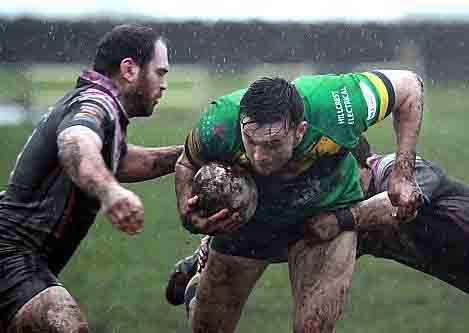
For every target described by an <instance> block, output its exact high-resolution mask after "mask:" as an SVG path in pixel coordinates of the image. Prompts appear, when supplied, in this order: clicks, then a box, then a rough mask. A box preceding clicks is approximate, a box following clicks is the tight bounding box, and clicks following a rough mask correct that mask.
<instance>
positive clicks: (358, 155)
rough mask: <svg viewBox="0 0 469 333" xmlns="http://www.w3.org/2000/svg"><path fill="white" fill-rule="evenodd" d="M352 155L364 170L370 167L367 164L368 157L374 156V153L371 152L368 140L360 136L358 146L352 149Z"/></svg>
mask: <svg viewBox="0 0 469 333" xmlns="http://www.w3.org/2000/svg"><path fill="white" fill-rule="evenodd" d="M351 152H352V155H353V156H354V157H355V159H356V160H357V162H358V165H359V166H360V167H362V168H366V167H368V165H367V164H366V160H367V158H368V157H370V156H371V155H373V151H372V150H371V146H370V143H369V142H368V140H367V139H366V138H365V136H363V135H362V136H360V140H359V141H358V144H357V145H356V146H355V148H353V149H352V151H351Z"/></svg>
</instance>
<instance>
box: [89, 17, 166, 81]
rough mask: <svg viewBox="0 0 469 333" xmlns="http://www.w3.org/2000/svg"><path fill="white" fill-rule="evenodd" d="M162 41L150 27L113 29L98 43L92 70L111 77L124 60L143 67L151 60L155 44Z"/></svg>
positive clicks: (139, 26) (135, 26) (132, 26)
mask: <svg viewBox="0 0 469 333" xmlns="http://www.w3.org/2000/svg"><path fill="white" fill-rule="evenodd" d="M157 40H162V42H163V43H165V42H164V40H163V39H162V38H161V37H159V36H158V34H157V33H156V32H155V31H153V29H152V28H150V27H145V26H141V25H134V24H126V25H118V26H116V27H114V29H112V30H111V31H110V32H108V33H107V34H105V35H104V36H103V38H102V39H101V40H100V41H99V42H98V46H97V51H96V56H95V58H94V64H93V69H94V70H95V71H97V72H99V73H101V74H103V75H106V76H112V75H114V74H116V73H117V72H118V71H119V68H120V63H121V61H122V60H123V59H125V58H132V59H133V60H134V61H135V62H136V63H137V65H139V66H140V67H143V66H144V65H145V64H147V63H148V62H150V61H151V60H152V58H153V54H154V49H155V42H156V41H157Z"/></svg>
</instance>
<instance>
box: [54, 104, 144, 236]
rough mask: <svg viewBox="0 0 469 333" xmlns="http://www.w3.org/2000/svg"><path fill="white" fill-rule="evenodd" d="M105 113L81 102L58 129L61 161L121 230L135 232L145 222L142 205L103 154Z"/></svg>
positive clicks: (68, 172) (71, 175) (82, 188)
mask: <svg viewBox="0 0 469 333" xmlns="http://www.w3.org/2000/svg"><path fill="white" fill-rule="evenodd" d="M104 121H105V113H104V111H103V110H101V109H100V108H99V107H96V106H93V105H86V104H84V105H81V106H79V108H78V110H77V111H76V112H72V113H71V115H70V116H68V117H66V118H65V119H64V120H63V121H62V123H61V124H60V125H59V128H58V136H57V148H58V158H59V162H60V164H61V165H62V167H63V168H64V170H65V172H66V173H67V175H68V176H69V177H70V178H71V179H72V181H73V182H74V183H75V184H76V185H77V186H78V187H79V188H80V189H81V190H83V191H84V192H85V193H87V194H88V195H90V196H93V197H95V198H97V199H99V200H100V202H101V205H102V208H103V211H104V214H105V215H106V216H107V217H108V218H109V219H110V221H111V222H112V223H113V224H114V225H115V226H116V227H117V228H118V229H120V230H122V231H124V232H127V233H129V234H134V233H136V232H138V231H140V230H141V228H142V225H143V206H142V203H141V201H140V199H139V198H138V197H137V196H136V195H135V194H133V193H132V192H130V191H128V190H126V189H124V188H123V187H121V186H120V185H119V183H118V182H117V180H116V179H115V178H114V176H113V175H112V173H111V172H110V171H109V170H108V168H107V167H106V164H105V162H104V159H103V157H102V155H101V150H102V147H103V139H102V137H101V136H100V135H103V133H104V131H103V122H104Z"/></svg>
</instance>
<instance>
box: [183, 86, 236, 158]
mask: <svg viewBox="0 0 469 333" xmlns="http://www.w3.org/2000/svg"><path fill="white" fill-rule="evenodd" d="M242 94H243V93H242V92H241V91H239V92H235V93H233V94H231V95H228V96H225V97H222V98H219V99H217V100H215V101H213V102H212V103H211V104H210V105H209V107H208V108H207V109H206V110H205V111H203V112H202V113H201V115H200V117H199V120H198V122H197V125H196V126H195V128H193V129H192V130H191V131H190V133H189V135H188V136H187V138H186V142H185V152H186V155H187V157H188V158H189V160H190V161H191V162H192V163H194V164H196V165H199V166H200V165H203V164H206V163H208V162H215V161H218V162H229V161H232V160H233V158H234V157H235V155H236V154H238V153H239V149H240V146H241V137H240V128H239V100H240V99H241V97H242Z"/></svg>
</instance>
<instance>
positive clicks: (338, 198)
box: [186, 72, 394, 223]
mask: <svg viewBox="0 0 469 333" xmlns="http://www.w3.org/2000/svg"><path fill="white" fill-rule="evenodd" d="M293 84H294V85H295V87H296V88H297V89H298V91H299V93H300V95H301V97H302V98H303V101H304V119H305V120H306V121H307V122H308V124H309V126H308V129H307V131H306V133H305V135H304V138H303V140H302V142H301V143H300V144H299V145H298V146H297V147H296V148H295V150H294V153H293V157H292V161H291V164H292V165H293V167H294V170H295V173H296V174H297V175H298V177H297V178H298V183H297V184H295V182H293V183H292V182H289V184H287V185H289V186H288V187H290V186H293V188H295V190H294V191H291V190H287V189H286V188H284V190H282V186H287V185H286V184H279V190H277V191H274V192H277V194H272V192H273V191H272V188H271V185H272V181H271V180H269V182H268V183H269V186H264V185H263V183H262V181H259V182H258V187H259V192H260V196H259V199H260V201H259V205H258V210H257V212H256V215H255V216H254V219H255V220H261V221H265V222H267V221H269V222H268V223H276V222H278V223H296V221H301V220H303V219H304V217H305V216H310V215H312V214H316V213H317V212H319V210H323V209H334V208H339V207H343V206H346V205H348V204H350V203H351V202H354V201H357V200H359V199H361V198H362V196H363V194H362V191H361V189H360V184H359V179H358V166H357V163H356V161H355V159H354V158H353V157H352V155H351V154H349V153H348V149H351V148H353V147H355V145H356V144H357V143H358V140H359V138H360V135H361V134H362V133H363V132H365V131H366V130H367V129H368V127H369V126H372V125H374V124H376V123H377V122H379V121H380V120H382V119H384V118H385V117H386V116H387V115H389V114H390V113H391V110H392V108H393V105H394V91H393V88H392V85H391V83H390V81H389V79H387V78H386V77H385V75H384V74H382V73H379V72H365V73H353V74H342V75H314V76H301V77H299V78H297V79H296V80H294V81H293ZM245 91H246V89H242V90H238V91H235V92H233V93H231V94H228V95H225V96H222V97H220V98H217V99H216V100H214V101H213V102H212V104H211V105H210V106H209V107H208V108H207V109H206V110H205V111H204V112H202V114H201V116H200V119H199V122H198V124H197V126H196V127H195V128H194V129H193V130H192V131H191V132H190V134H189V135H188V137H187V140H186V154H187V156H188V158H189V159H190V160H191V161H192V162H193V163H194V164H196V165H203V164H206V163H208V162H211V161H222V162H227V163H231V164H239V165H242V166H245V167H249V160H248V159H247V157H246V154H245V149H244V145H243V142H242V140H241V129H240V114H239V113H240V112H239V110H240V108H239V103H240V100H241V98H242V97H243V95H244V93H245ZM325 160H331V161H332V163H333V166H332V167H328V168H322V169H321V172H319V173H318V172H317V170H316V171H314V170H315V169H317V166H318V165H320V164H321V163H322V162H323V161H325ZM329 166H330V165H329ZM301 189H303V190H301ZM279 191H280V193H283V194H280V196H281V198H280V197H276V196H278V193H279ZM294 193H296V194H294ZM279 205H280V206H281V207H277V206H279ZM261 221H259V222H261Z"/></svg>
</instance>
